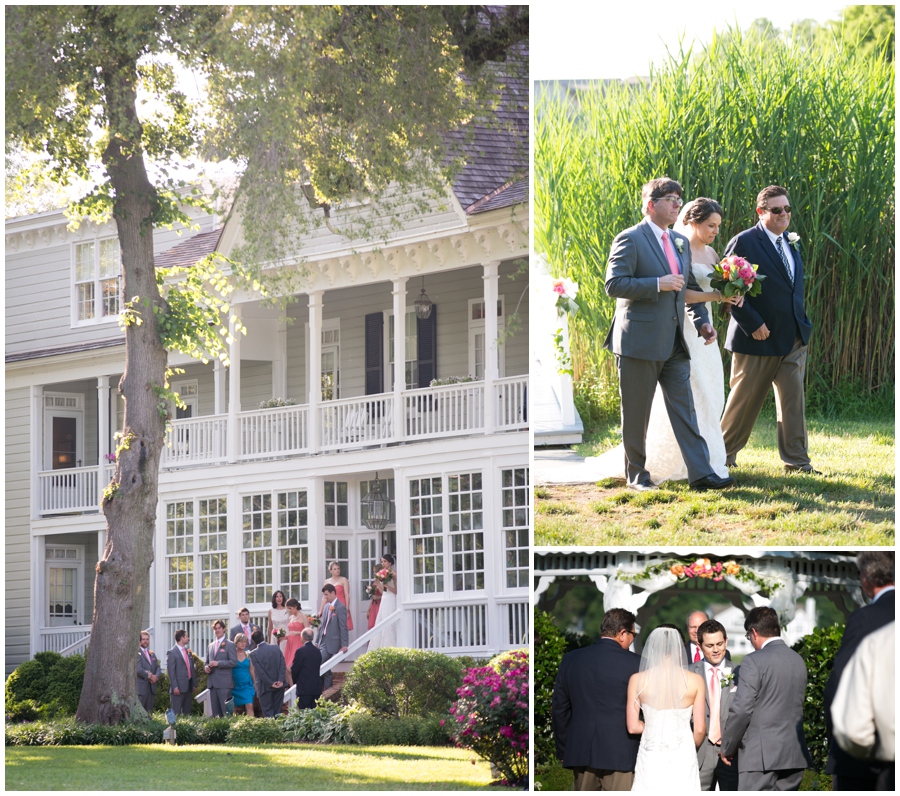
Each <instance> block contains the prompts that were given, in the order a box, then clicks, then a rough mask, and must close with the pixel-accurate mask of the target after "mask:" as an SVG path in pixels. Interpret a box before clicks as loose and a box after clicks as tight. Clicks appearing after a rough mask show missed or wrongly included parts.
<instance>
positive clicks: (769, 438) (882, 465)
mask: <svg viewBox="0 0 900 796" xmlns="http://www.w3.org/2000/svg"><path fill="white" fill-rule="evenodd" d="M616 431H617V429H615V428H614V427H606V428H602V429H599V430H597V431H596V432H595V433H593V434H592V435H591V437H590V438H589V439H588V440H587V441H586V442H585V444H583V445H581V446H580V447H579V449H578V452H579V454H580V455H582V456H585V457H587V456H593V455H596V454H598V453H601V452H602V451H603V450H605V449H607V448H609V447H610V445H611V444H613V442H614V441H615V438H616ZM808 431H809V449H810V456H811V458H812V461H813V464H814V466H815V467H816V469H817V470H820V471H821V472H822V473H823V475H821V476H807V475H798V474H794V475H788V474H786V473H784V471H783V469H782V463H781V461H780V459H779V458H778V451H777V445H776V426H775V420H774V417H761V418H760V419H759V421H758V423H757V426H756V429H755V430H754V433H753V436H752V437H751V438H750V443H749V445H748V447H747V448H745V449H744V450H743V451H742V452H741V453H740V455H739V456H738V467H737V468H735V469H733V470H732V475H733V476H734V477H735V479H737V486H736V487H735V488H733V489H729V490H725V491H722V492H691V491H690V490H689V489H688V485H687V483H685V482H677V483H673V484H668V483H666V484H664V485H663V486H662V487H661V488H660V489H659V490H657V491H654V492H635V491H633V490H630V489H627V488H626V487H625V486H624V481H613V480H609V481H601V482H599V483H597V484H582V485H576V486H558V487H556V486H551V487H536V488H535V523H534V525H535V528H534V536H535V544H536V545H537V546H545V545H593V544H627V545H635V544H637V545H650V544H666V545H693V544H704V545H708V544H716V545H754V546H771V545H790V546H808V547H812V546H820V545H821V546H829V547H831V546H836V545H850V546H870V545H893V544H894V538H895V536H894V528H895V521H894V506H895V489H894V462H895V453H894V424H893V420H891V419H886V418H885V419H843V420H828V421H826V420H816V419H810V420H808Z"/></svg>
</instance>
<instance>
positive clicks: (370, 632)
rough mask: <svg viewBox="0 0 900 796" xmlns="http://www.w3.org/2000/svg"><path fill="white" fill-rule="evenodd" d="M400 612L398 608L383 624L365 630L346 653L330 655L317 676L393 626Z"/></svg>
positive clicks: (329, 669) (328, 670)
mask: <svg viewBox="0 0 900 796" xmlns="http://www.w3.org/2000/svg"><path fill="white" fill-rule="evenodd" d="M401 611H402V609H401V608H398V609H397V610H396V611H394V613H392V614H388V616H387V618H386V619H385V620H384V621H383V622H379V623H378V624H377V625H376V626H375V627H373V628H372V629H371V630H367V631H366V632H365V633H363V634H362V635H361V636H360V637H359V638H358V639H356V641H354V642H353V643H352V644H351V645H350V646H349V647H347V651H346V652H339V653H338V654H337V655H332V656H331V657H330V658H329V659H328V660H327V661H325V663H323V664H322V667H321V668H320V669H319V676H322V675H323V674H325V672H330V671H331V670H332V669H333V668H334V667H335V666H337V665H338V664H339V663H340V662H341V661H343V660H345V659H346V658H347V657H348V656H349V655H351V654H353V653H354V652H356V650H358V649H359V648H360V647H361V646H362V644H363V642H364V641H366V642H367V641H368V640H369V639H371V638H374V637H375V636H377V635H378V634H379V633H380V632H381V631H382V630H384V629H385V628H386V627H387V626H388V625H392V624H394V623H395V622H396V621H397V620H398V619H400V613H401Z"/></svg>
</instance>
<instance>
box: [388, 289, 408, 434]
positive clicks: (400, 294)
mask: <svg viewBox="0 0 900 796" xmlns="http://www.w3.org/2000/svg"><path fill="white" fill-rule="evenodd" d="M406 282H407V277H405V276H401V277H398V278H397V279H395V280H393V283H394V289H393V292H392V295H393V297H394V435H393V436H394V439H396V440H403V439H406V412H405V411H404V407H403V391H404V390H405V389H406Z"/></svg>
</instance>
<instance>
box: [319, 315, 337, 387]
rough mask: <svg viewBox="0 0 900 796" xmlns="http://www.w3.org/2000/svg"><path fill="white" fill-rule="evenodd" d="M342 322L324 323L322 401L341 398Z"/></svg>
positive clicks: (332, 320)
mask: <svg viewBox="0 0 900 796" xmlns="http://www.w3.org/2000/svg"><path fill="white" fill-rule="evenodd" d="M340 324H341V321H340V319H339V318H332V319H330V320H327V321H324V322H323V323H322V362H321V366H322V367H321V371H320V372H321V378H322V400H323V401H333V400H336V399H337V398H340V397H341V326H340Z"/></svg>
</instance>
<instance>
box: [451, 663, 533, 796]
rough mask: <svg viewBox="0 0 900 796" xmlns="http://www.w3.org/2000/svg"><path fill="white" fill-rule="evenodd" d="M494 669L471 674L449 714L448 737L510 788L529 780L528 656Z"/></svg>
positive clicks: (484, 668) (466, 678)
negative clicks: (493, 769) (486, 764)
mask: <svg viewBox="0 0 900 796" xmlns="http://www.w3.org/2000/svg"><path fill="white" fill-rule="evenodd" d="M491 664H492V665H490V666H484V667H481V668H477V669H468V670H467V671H466V675H465V677H464V678H463V684H462V687H461V688H458V689H457V691H456V694H457V696H458V697H459V698H458V699H457V700H456V702H454V703H453V705H452V706H451V708H450V718H449V719H448V720H447V723H448V724H449V725H450V737H451V739H452V740H453V741H455V742H456V745H457V746H461V747H465V748H467V749H472V750H473V751H474V752H475V753H476V754H478V755H479V756H480V757H483V758H484V759H485V760H489V761H490V762H491V763H493V765H494V766H496V768H497V770H498V771H499V772H500V775H501V777H502V778H503V781H504V783H505V784H507V785H522V784H523V783H524V782H525V781H526V780H527V778H528V652H527V650H514V651H513V652H506V653H503V655H500V656H498V657H497V658H495V659H494V660H493V661H491Z"/></svg>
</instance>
